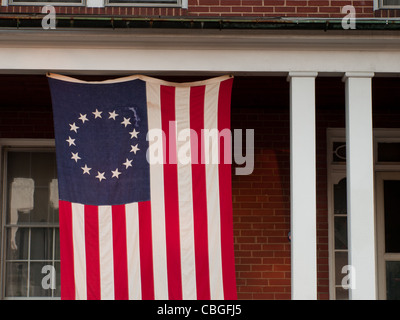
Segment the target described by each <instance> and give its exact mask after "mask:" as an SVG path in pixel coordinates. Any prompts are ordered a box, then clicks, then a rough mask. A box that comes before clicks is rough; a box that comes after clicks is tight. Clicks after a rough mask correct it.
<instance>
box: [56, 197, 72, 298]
mask: <svg viewBox="0 0 400 320" xmlns="http://www.w3.org/2000/svg"><path fill="white" fill-rule="evenodd" d="M59 221H60V262H61V270H60V271H61V283H62V286H61V299H63V300H74V299H75V277H74V249H73V248H74V246H73V238H72V206H71V203H70V202H67V201H63V200H60V201H59Z"/></svg>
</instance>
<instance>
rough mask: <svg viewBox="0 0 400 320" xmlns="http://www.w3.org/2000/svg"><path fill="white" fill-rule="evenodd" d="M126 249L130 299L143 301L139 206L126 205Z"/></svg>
mask: <svg viewBox="0 0 400 320" xmlns="http://www.w3.org/2000/svg"><path fill="white" fill-rule="evenodd" d="M125 217H126V242H127V245H126V247H127V248H128V288H129V299H130V300H140V299H142V283H141V277H140V246H139V216H138V204H137V203H136V202H135V203H129V204H126V205H125Z"/></svg>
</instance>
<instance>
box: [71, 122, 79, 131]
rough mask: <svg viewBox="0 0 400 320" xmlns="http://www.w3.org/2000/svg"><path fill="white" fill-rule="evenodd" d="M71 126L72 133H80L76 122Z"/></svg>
mask: <svg viewBox="0 0 400 320" xmlns="http://www.w3.org/2000/svg"><path fill="white" fill-rule="evenodd" d="M69 126H70V127H71V129H70V131H75V133H77V132H78V131H77V130H78V129H79V127H77V126H76V125H75V122H74V123H73V124H70V125H69Z"/></svg>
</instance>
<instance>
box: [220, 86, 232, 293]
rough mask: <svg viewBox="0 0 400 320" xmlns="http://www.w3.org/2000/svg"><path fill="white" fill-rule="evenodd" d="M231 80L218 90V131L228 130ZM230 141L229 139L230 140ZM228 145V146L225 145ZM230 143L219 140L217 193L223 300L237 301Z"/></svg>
mask: <svg viewBox="0 0 400 320" xmlns="http://www.w3.org/2000/svg"><path fill="white" fill-rule="evenodd" d="M232 83H233V79H229V80H225V81H222V82H221V84H220V90H219V100H218V131H219V132H220V133H221V131H222V130H224V129H230V105H231V89H232ZM230 140H231V139H230ZM225 144H228V145H225ZM230 146H231V142H230V141H225V139H223V138H221V139H220V148H219V154H220V159H219V165H218V170H219V193H220V210H221V251H222V252H221V255H222V276H223V285H224V299H226V300H234V299H237V293H236V280H235V258H234V250H233V222H232V194H231V189H232V183H231V180H232V177H231V164H230V163H224V161H225V159H226V157H225V154H224V153H225V152H227V150H228V149H227V148H226V147H229V154H231V150H230V149H231V148H230Z"/></svg>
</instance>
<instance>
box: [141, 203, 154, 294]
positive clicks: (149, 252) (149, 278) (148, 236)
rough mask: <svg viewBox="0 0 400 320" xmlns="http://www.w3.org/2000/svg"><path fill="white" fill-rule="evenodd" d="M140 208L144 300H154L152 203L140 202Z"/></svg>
mask: <svg viewBox="0 0 400 320" xmlns="http://www.w3.org/2000/svg"><path fill="white" fill-rule="evenodd" d="M138 208H139V210H138V211H139V244H140V272H141V279H142V299H143V300H154V275H153V242H152V230H151V204H150V201H145V202H139V203H138Z"/></svg>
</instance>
